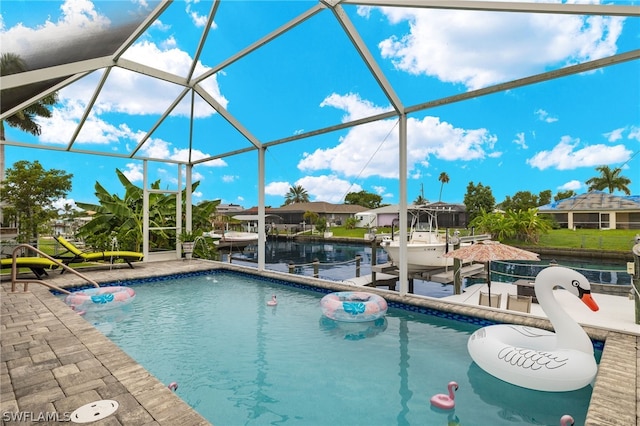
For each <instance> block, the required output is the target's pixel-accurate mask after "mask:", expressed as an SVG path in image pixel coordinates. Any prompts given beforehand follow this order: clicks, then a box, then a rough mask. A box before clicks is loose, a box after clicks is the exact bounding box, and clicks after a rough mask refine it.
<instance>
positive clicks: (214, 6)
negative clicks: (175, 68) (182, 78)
mask: <svg viewBox="0 0 640 426" xmlns="http://www.w3.org/2000/svg"><path fill="white" fill-rule="evenodd" d="M219 5H220V0H213V3H212V4H211V10H210V11H209V16H208V17H207V23H206V24H205V26H204V30H203V31H202V35H201V36H200V41H199V42H198V47H197V48H196V52H195V54H194V55H193V61H192V62H191V67H190V68H189V72H188V73H187V80H189V81H190V80H191V79H192V78H193V72H194V71H195V69H196V64H197V63H198V60H199V59H200V54H201V53H202V49H203V48H204V45H205V43H206V42H207V36H208V35H209V31H210V30H211V25H212V24H213V18H214V16H216V11H217V10H218V6H219Z"/></svg>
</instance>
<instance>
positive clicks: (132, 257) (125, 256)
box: [55, 236, 144, 272]
mask: <svg viewBox="0 0 640 426" xmlns="http://www.w3.org/2000/svg"><path fill="white" fill-rule="evenodd" d="M55 239H56V241H58V243H60V245H61V246H62V247H64V248H65V249H67V251H68V252H69V253H71V254H72V256H70V257H69V256H67V257H65V256H64V255H65V254H66V253H62V255H60V256H57V258H58V259H60V260H61V261H63V263H64V264H65V265H69V264H70V263H75V262H97V261H101V260H107V261H109V262H111V263H114V262H115V261H116V260H118V259H122V260H124V261H125V262H127V264H128V265H129V267H130V268H131V269H133V265H132V264H131V262H132V261H140V260H142V258H143V257H144V255H143V254H142V253H138V252H135V251H123V250H115V251H94V252H83V251H82V250H80V249H79V248H78V247H76V246H75V245H73V244H72V243H71V242H70V241H68V240H67V239H65V238H64V237H61V236H57V237H55ZM62 272H64V270H63V271H62Z"/></svg>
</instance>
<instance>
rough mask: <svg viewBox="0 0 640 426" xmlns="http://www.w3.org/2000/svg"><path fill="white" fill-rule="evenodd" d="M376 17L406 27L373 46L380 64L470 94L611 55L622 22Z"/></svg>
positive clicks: (409, 12) (412, 13) (429, 13)
mask: <svg viewBox="0 0 640 426" xmlns="http://www.w3.org/2000/svg"><path fill="white" fill-rule="evenodd" d="M380 11H381V12H382V13H383V14H384V15H385V16H386V17H387V19H388V20H389V21H390V22H391V23H392V24H400V23H403V24H404V23H406V24H407V25H408V27H409V30H408V33H407V34H405V35H404V36H402V37H396V36H392V37H390V38H388V39H386V40H383V41H382V42H381V43H379V48H380V52H381V54H382V56H383V57H384V58H386V59H389V60H391V61H392V62H393V64H394V66H395V67H396V68H397V69H399V70H402V71H406V72H408V73H410V74H414V75H422V74H423V75H427V76H433V77H436V78H438V79H439V80H441V81H443V82H450V83H456V84H457V83H461V84H464V85H465V86H466V87H467V88H468V89H470V90H472V89H479V88H482V87H486V86H489V85H491V84H495V83H500V82H504V81H507V80H511V79H516V78H519V77H523V76H525V75H530V74H536V73H540V72H543V71H546V70H548V69H549V68H552V67H562V66H565V65H569V64H574V63H579V62H584V61H588V60H593V59H598V58H602V57H604V56H608V55H612V54H614V53H615V52H616V49H617V47H616V42H617V40H618V37H619V36H620V33H621V31H622V23H623V21H624V18H620V17H605V16H572V15H550V14H535V13H532V14H525V13H495V12H465V11H453V10H428V9H409V8H407V9H401V8H382V9H380ZM361 15H362V16H367V15H366V13H364V12H362V13H361ZM532 35H535V36H532Z"/></svg>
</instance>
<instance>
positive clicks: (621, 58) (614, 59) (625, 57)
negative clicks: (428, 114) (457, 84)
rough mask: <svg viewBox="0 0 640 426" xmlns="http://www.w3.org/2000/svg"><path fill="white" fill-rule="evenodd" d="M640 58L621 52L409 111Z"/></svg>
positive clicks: (638, 52) (410, 109) (637, 54)
mask: <svg viewBox="0 0 640 426" xmlns="http://www.w3.org/2000/svg"><path fill="white" fill-rule="evenodd" d="M639 58H640V49H638V50H632V51H630V52H625V53H621V54H619V55H613V56H608V57H606V58H602V59H596V60H593V61H589V62H583V63H581V64H578V65H571V66H568V67H565V68H560V69H557V70H553V71H548V72H544V73H541V74H536V75H532V76H530V77H525V78H520V79H518V80H511V81H508V82H506V83H500V84H495V85H493V86H489V87H485V88H482V89H477V90H471V91H469V92H465V93H460V94H458V95H453V96H448V97H445V98H440V99H436V100H434V101H429V102H423V103H420V104H417V105H414V106H410V107H407V108H406V112H407V113H411V112H416V111H420V110H424V109H428V108H435V107H438V106H442V105H446V104H452V103H455V102H460V101H464V100H467V99H473V98H479V97H481V96H485V95H490V94H493V93H497V92H503V91H506V90H511V89H515V88H518V87H523V86H528V85H531V84H536V83H541V82H543V81H548V80H553V79H556V78H561V77H566V76H568V75H572V74H579V73H582V72H586V71H592V70H596V69H600V68H604V67H606V66H611V65H616V64H620V63H623V62H627V61H632V60H636V59H639Z"/></svg>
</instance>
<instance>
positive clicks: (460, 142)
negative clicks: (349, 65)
mask: <svg viewBox="0 0 640 426" xmlns="http://www.w3.org/2000/svg"><path fill="white" fill-rule="evenodd" d="M322 105H323V106H334V107H336V108H340V109H343V110H345V112H346V115H345V119H347V120H348V119H353V118H357V117H360V116H365V115H370V114H371V113H372V112H380V111H385V110H386V109H385V108H380V107H376V106H375V105H373V104H371V103H370V102H368V101H362V100H361V99H360V98H359V97H358V96H357V95H352V94H348V95H346V96H344V97H341V96H340V95H337V94H332V95H331V96H330V97H328V98H327V99H325V100H324V101H323V102H322ZM397 124H398V122H397V119H391V120H381V121H376V122H373V123H368V124H365V125H361V126H357V127H354V128H351V129H350V130H348V132H347V134H346V135H345V136H342V137H341V138H340V139H339V143H338V145H336V146H335V147H331V148H326V149H317V150H316V151H314V152H313V153H305V154H304V156H303V159H302V160H301V161H300V162H299V163H298V169H300V170H301V171H304V172H313V171H318V170H331V171H332V172H334V173H338V174H340V175H344V176H348V177H356V176H357V177H362V178H367V177H370V176H379V177H384V178H397V177H398V137H399V136H398V126H397ZM407 128H408V131H407V133H408V135H409V137H408V141H407V149H408V170H409V175H410V176H419V175H420V173H419V171H418V170H417V166H420V165H424V164H425V163H427V162H428V159H429V157H430V156H432V155H433V156H436V157H437V158H440V159H443V160H447V161H454V160H462V161H469V160H474V159H482V158H484V157H485V156H486V155H487V154H486V150H491V149H493V145H494V144H495V142H496V140H497V138H496V137H495V136H494V135H491V134H490V133H489V132H488V130H486V129H461V128H456V127H454V126H453V125H451V124H450V123H447V122H441V121H440V119H439V118H437V117H430V116H427V117H424V118H422V119H417V118H409V119H408V120H407Z"/></svg>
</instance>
